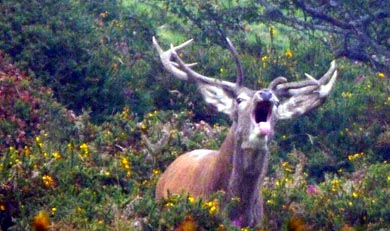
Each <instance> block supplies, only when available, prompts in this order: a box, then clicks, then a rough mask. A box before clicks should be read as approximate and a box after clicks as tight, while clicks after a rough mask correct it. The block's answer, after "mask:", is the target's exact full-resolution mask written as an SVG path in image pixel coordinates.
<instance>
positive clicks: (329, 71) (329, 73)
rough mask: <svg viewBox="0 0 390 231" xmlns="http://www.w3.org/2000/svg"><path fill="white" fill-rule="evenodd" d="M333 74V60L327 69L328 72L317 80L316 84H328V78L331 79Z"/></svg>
mask: <svg viewBox="0 0 390 231" xmlns="http://www.w3.org/2000/svg"><path fill="white" fill-rule="evenodd" d="M335 72H337V63H336V60H333V61H332V62H331V63H330V67H329V69H328V71H327V72H326V73H325V74H324V75H323V76H322V77H321V78H320V79H319V80H318V82H319V83H320V84H324V83H326V82H328V80H329V78H331V77H332V78H333V76H334V73H335ZM336 75H337V74H336Z"/></svg>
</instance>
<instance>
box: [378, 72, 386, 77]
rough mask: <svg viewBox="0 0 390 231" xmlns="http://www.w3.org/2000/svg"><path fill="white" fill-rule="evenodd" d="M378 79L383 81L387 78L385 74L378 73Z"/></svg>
mask: <svg viewBox="0 0 390 231" xmlns="http://www.w3.org/2000/svg"><path fill="white" fill-rule="evenodd" d="M377 75H378V77H379V78H381V79H383V78H384V77H385V73H383V72H378V74H377Z"/></svg>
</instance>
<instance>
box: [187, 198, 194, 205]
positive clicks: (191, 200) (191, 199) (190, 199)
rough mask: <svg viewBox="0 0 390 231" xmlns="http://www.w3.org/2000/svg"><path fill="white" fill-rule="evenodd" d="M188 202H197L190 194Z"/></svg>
mask: <svg viewBox="0 0 390 231" xmlns="http://www.w3.org/2000/svg"><path fill="white" fill-rule="evenodd" d="M188 202H190V204H194V203H195V198H194V197H193V196H189V197H188Z"/></svg>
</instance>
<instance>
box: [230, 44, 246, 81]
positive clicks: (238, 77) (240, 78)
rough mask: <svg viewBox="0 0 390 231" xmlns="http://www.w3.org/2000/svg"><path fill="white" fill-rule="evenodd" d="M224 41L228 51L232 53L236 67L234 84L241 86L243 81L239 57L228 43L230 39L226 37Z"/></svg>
mask: <svg viewBox="0 0 390 231" xmlns="http://www.w3.org/2000/svg"><path fill="white" fill-rule="evenodd" d="M226 41H227V43H228V45H229V50H230V52H231V53H232V55H233V57H234V61H235V62H236V66H237V79H236V84H237V86H242V83H243V81H244V71H243V69H242V66H241V62H240V56H239V55H238V52H237V50H236V48H235V47H234V46H233V43H232V42H231V41H230V39H229V38H227V37H226Z"/></svg>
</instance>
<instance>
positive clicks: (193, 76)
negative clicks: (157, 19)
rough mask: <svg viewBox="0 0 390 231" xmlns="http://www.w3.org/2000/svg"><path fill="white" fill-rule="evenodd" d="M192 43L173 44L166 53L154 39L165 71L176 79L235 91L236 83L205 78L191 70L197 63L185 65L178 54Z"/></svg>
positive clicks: (189, 41) (154, 39)
mask: <svg viewBox="0 0 390 231" xmlns="http://www.w3.org/2000/svg"><path fill="white" fill-rule="evenodd" d="M192 41H193V40H192V39H191V40H188V41H186V42H184V43H183V44H180V45H178V46H173V45H172V44H171V48H170V49H169V50H166V51H164V50H163V49H162V48H161V47H160V45H159V44H158V42H157V39H156V38H155V37H153V44H154V46H155V48H156V50H157V51H158V53H159V55H160V59H161V62H162V64H163V65H164V67H165V69H166V70H167V71H169V72H170V73H171V74H173V75H174V76H175V77H177V78H178V79H181V80H185V81H194V82H203V83H208V84H213V85H219V86H221V87H222V88H224V89H226V90H229V91H234V89H235V86H236V85H235V84H234V83H231V82H228V81H223V80H218V79H213V78H210V77H207V76H204V75H202V74H199V73H197V72H196V71H194V70H193V69H191V67H192V66H194V65H196V63H190V64H187V63H184V61H183V60H182V59H181V58H180V57H179V55H178V54H177V51H178V50H180V49H182V48H184V47H185V46H187V45H188V44H189V43H191V42H192ZM172 60H174V61H172Z"/></svg>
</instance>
